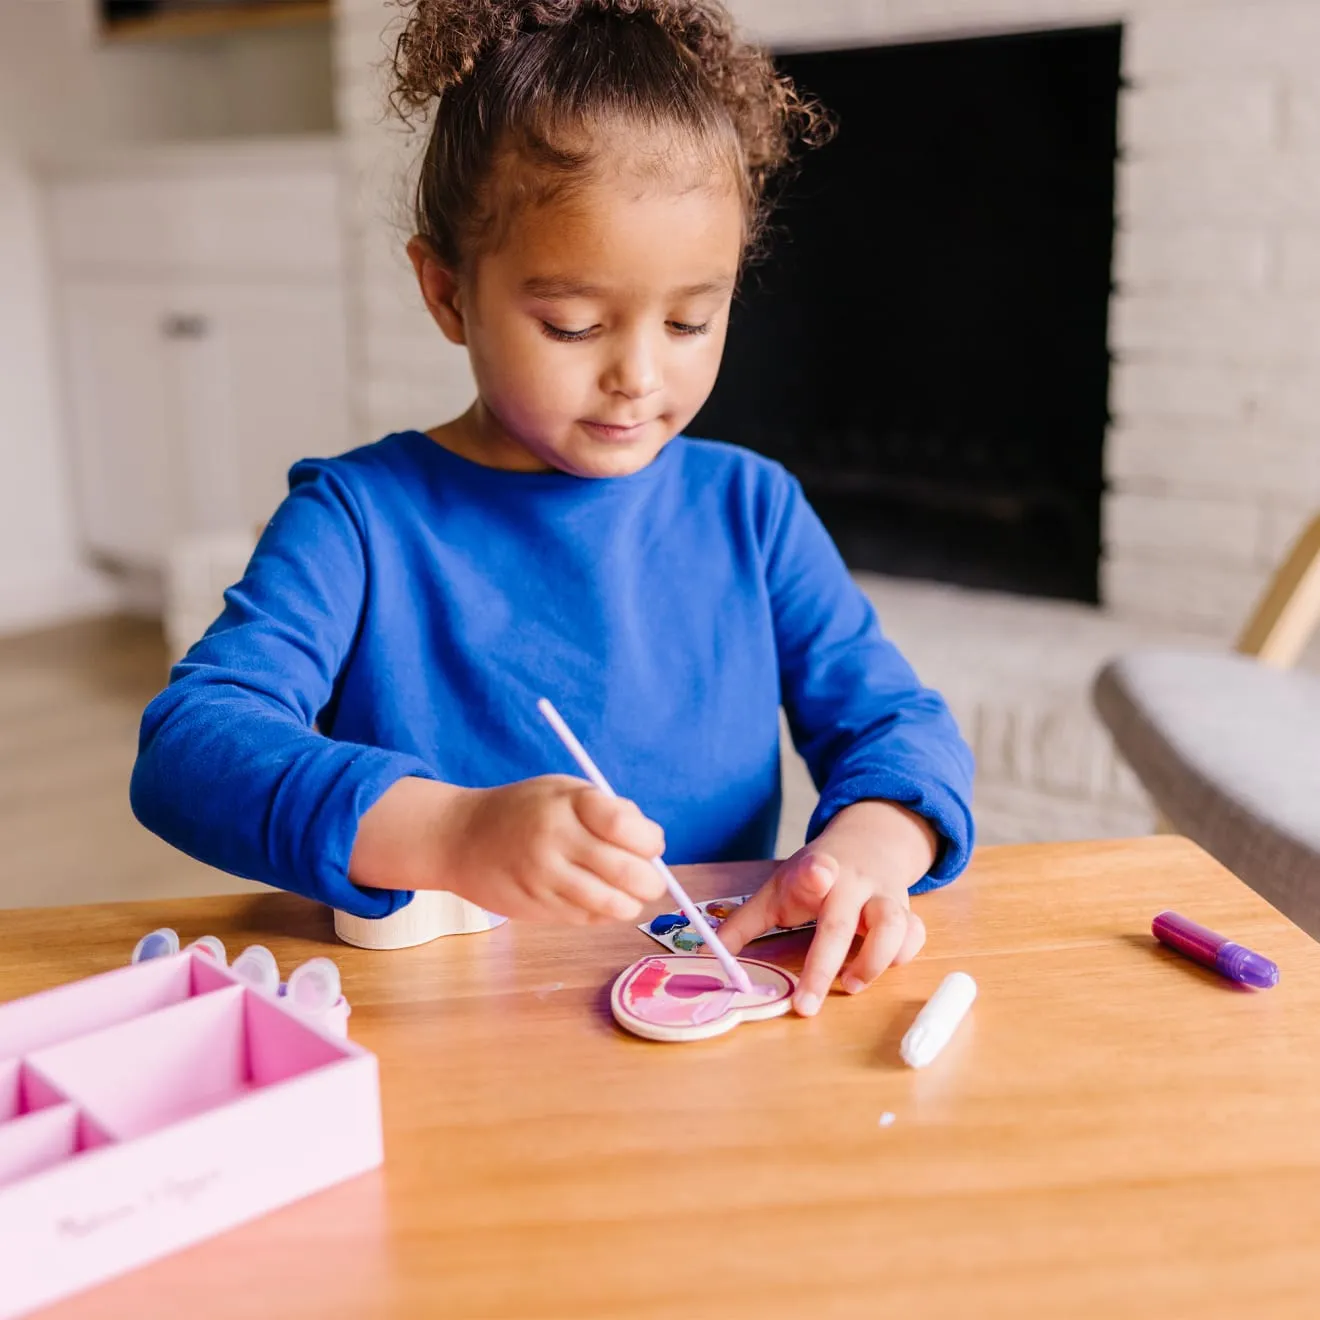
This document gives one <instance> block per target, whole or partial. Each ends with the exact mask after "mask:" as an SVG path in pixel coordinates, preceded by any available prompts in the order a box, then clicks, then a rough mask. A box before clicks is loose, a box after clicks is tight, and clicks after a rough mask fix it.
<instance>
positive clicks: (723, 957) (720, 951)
mask: <svg viewBox="0 0 1320 1320" xmlns="http://www.w3.org/2000/svg"><path fill="white" fill-rule="evenodd" d="M536 709H537V710H539V711H540V712H541V714H542V715H544V716H545V718H546V722H547V723H548V724H549V725H550V727H551V728H552V729H553V730H554V731H555V733H557V734H558V735H559V741H560V742H562V743H563V744H564V746H565V747H566V748H568V754H569V755H570V756H571V757H572V758H573V759H574V760H575V761H576V762H577V763H578V768H579V769H580V770H581V771H582V773H583V774H584V775H586V777H587V778H588V779H589V780H590V781H591V783H592V784H593V785H594V786H595V787H596V788H598V789H599V790H600V791H601V792H602V793H604V794H605V796H606V797H618V796H619V795H618V794H617V793H616V792H615V791H614V790H613V789H612V788H611V787H610V786H609V784H608V782H607V781H606V779H605V776H604V775H603V774H601V772H600V770H599V769H598V768H597V766H596V763H595V762H594V761H593V760H592V759H591V757H589V756H588V755H587V749H586V748H585V747H583V746H582V744H581V743H580V742H578V740H577V738H576V737H575V736H574V733H573V730H572V729H570V728H569V727H568V725H567V724H565V723H564V717H563V716H562V715H560V713H559V712H558V711H557V710H556V709H555V708H554V707H553V706H552V705H551V704H550V703H549V702H548V701H547V700H546V699H545V698H544V697H542V698H541V700H540V701H538V702H537V703H536ZM651 865H652V866H654V867H655V869H656V870H657V871H659V872H660V874H661V875H662V876H664V880H665V885H666V886H667V887H668V889H669V893H670V895H671V896H672V898H673V900H674V902H675V903H677V904H678V906H679V908H680V910H681V911H682V913H683V915H684V916H685V917H686V918H687V919H688V921H689V922H691V923H692V925H693V927H694V928H695V929H696V932H697V934H698V935H700V936H701V938H702V939H703V940H705V941H706V946H707V947H708V948H709V949H710V951H711V953H713V954H714V955H715V956H716V958H718V959H719V961H720V966H721V967H723V968H724V970H725V971H726V972H727V973H728V974H729V979H730V980H731V981H732V982H733V983H734V985H736V986H737V987H738V989H739V990H741V991H742V992H743V994H745V995H750V994H752V993H753V991H752V982H751V978H750V977H749V976H748V975H747V971H746V969H745V968H744V967H743V966H742V964H741V963H740V962H739V961H738V960H737V958H735V957H734V956H733V954H731V953H730V952H729V951H728V949H726V948H725V947H724V945H723V943H722V942H721V940H720V937H719V936H718V935H716V934H715V931H714V930H713V929H712V928H711V924H710V922H709V921H707V920H706V918H705V917H704V916H703V915H702V913H701V909H700V908H699V907H697V905H696V904H695V903H694V902H693V901H692V900H691V899H690V898H689V897H688V896H687V894H686V893H685V892H684V889H683V886H682V885H680V884H679V883H678V879H677V878H676V877H675V875H674V873H673V872H672V871H671V870H670V869H669V868H668V867H667V866H666V865H665V864H664V861H663V859H661V858H659V857H653V858H652V859H651Z"/></svg>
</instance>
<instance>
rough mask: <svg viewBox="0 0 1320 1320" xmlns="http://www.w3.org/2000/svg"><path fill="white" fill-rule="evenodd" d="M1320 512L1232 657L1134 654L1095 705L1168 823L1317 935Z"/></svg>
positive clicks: (1107, 674)
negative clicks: (1311, 659) (1307, 652)
mask: <svg viewBox="0 0 1320 1320" xmlns="http://www.w3.org/2000/svg"><path fill="white" fill-rule="evenodd" d="M1318 624H1320V518H1318V519H1316V521H1315V522H1314V523H1313V524H1312V525H1311V526H1310V527H1309V528H1308V529H1307V531H1306V532H1305V533H1304V534H1303V535H1302V537H1301V539H1300V540H1299V541H1298V543H1297V545H1296V546H1295V547H1294V548H1293V551H1292V553H1291V555H1290V556H1289V558H1288V561H1287V562H1286V563H1285V565H1284V566H1283V568H1282V569H1281V570H1280V572H1279V573H1278V575H1277V576H1276V578H1275V580H1274V582H1273V583H1272V584H1271V586H1270V589H1269V591H1268V593H1267V594H1266V596H1265V598H1264V600H1263V601H1262V602H1261V605H1260V607H1259V608H1258V609H1257V611H1256V614H1255V616H1254V617H1253V619H1252V620H1251V622H1250V624H1248V626H1247V628H1246V631H1245V632H1244V633H1243V635H1242V638H1241V640H1240V641H1239V643H1238V646H1237V653H1236V654H1223V655H1216V654H1214V653H1205V652H1202V653H1193V652H1181V651H1141V652H1135V653H1133V654H1130V655H1125V656H1121V657H1119V658H1118V659H1117V660H1114V661H1113V662H1111V663H1110V664H1109V665H1107V666H1106V667H1105V668H1104V669H1103V670H1102V671H1101V673H1100V675H1099V677H1098V678H1097V679H1096V683H1095V691H1094V699H1095V706H1096V710H1097V711H1098V713H1099V715H1100V718H1101V719H1102V720H1103V721H1104V723H1105V725H1106V726H1107V727H1108V728H1109V731H1110V733H1111V734H1112V735H1113V738H1114V741H1115V743H1116V744H1117V746H1118V749H1119V751H1120V752H1121V753H1122V755H1123V757H1124V758H1125V759H1126V760H1127V761H1128V763H1129V764H1130V765H1131V766H1132V768H1133V770H1134V771H1135V772H1136V775H1137V777H1138V778H1139V779H1140V780H1141V782H1142V784H1143V785H1144V786H1145V788H1146V790H1147V792H1148V793H1149V794H1150V796H1151V798H1152V799H1153V800H1154V802H1155V805H1156V806H1157V807H1158V808H1159V810H1160V811H1161V812H1162V813H1163V816H1164V818H1165V821H1166V822H1167V823H1168V825H1169V826H1170V827H1171V828H1172V829H1174V830H1177V831H1178V832H1179V833H1181V834H1185V835H1187V836H1188V837H1189V838H1191V839H1193V840H1195V841H1196V842H1197V843H1199V844H1200V845H1201V847H1203V848H1204V849H1205V850H1206V851H1207V852H1208V853H1210V854H1211V855H1212V856H1214V857H1215V858H1217V859H1218V860H1219V861H1220V862H1222V863H1223V864H1224V865H1225V866H1227V867H1228V868H1229V870H1231V871H1233V872H1234V873H1235V874H1236V875H1237V876H1238V877H1239V878H1240V879H1242V880H1243V881H1244V882H1245V883H1246V884H1248V885H1250V886H1251V888H1253V889H1254V890H1256V892H1257V893H1259V894H1261V895H1262V896H1263V897H1264V898H1266V899H1267V900H1268V901H1269V902H1270V903H1272V904H1273V905H1274V906H1275V907H1276V908H1278V909H1279V911H1280V912H1282V913H1283V914H1284V915H1285V916H1287V917H1289V918H1291V920H1293V921H1294V922H1296V923H1297V924H1298V925H1299V926H1301V927H1302V929H1303V930H1305V931H1306V932H1307V933H1308V934H1310V935H1311V936H1312V937H1313V938H1316V939H1320V674H1316V673H1311V672H1303V671H1299V670H1296V669H1294V668H1293V666H1294V665H1295V664H1296V662H1297V660H1298V659H1299V658H1300V656H1301V654H1302V651H1303V650H1304V649H1305V647H1306V645H1307V642H1308V641H1309V639H1310V637H1311V635H1312V634H1313V633H1314V631H1315V630H1316V627H1317V625H1318Z"/></svg>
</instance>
